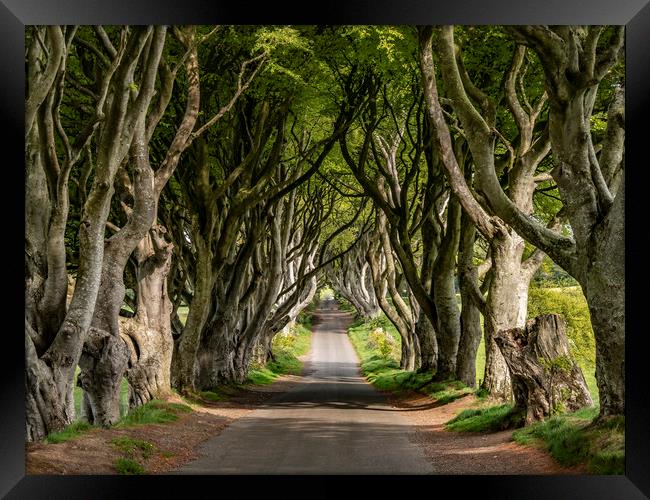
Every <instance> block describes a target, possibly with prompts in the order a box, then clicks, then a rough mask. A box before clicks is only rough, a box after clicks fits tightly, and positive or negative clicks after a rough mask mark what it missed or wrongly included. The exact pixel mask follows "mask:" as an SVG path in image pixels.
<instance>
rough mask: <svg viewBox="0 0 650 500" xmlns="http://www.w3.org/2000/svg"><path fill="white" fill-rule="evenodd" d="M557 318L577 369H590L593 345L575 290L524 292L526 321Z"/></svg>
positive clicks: (586, 312) (586, 316)
mask: <svg viewBox="0 0 650 500" xmlns="http://www.w3.org/2000/svg"><path fill="white" fill-rule="evenodd" d="M548 313H556V314H560V315H561V316H562V317H563V318H564V320H565V321H566V324H567V337H568V339H569V346H570V348H571V354H572V355H573V357H574V358H575V359H576V361H577V362H578V364H579V365H580V366H581V367H585V368H589V369H591V368H593V367H594V365H595V357H596V354H595V353H596V343H595V340H594V332H593V330H592V328H591V319H590V316H589V308H588V307H587V301H586V300H585V297H584V295H583V294H582V290H580V288H579V287H570V288H569V287H565V288H535V287H531V288H530V290H529V292H528V317H529V318H534V317H536V316H539V315H541V314H548Z"/></svg>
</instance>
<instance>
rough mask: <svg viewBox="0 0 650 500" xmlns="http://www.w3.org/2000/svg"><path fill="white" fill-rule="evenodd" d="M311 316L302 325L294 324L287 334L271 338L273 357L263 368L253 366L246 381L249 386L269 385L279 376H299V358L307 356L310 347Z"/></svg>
mask: <svg viewBox="0 0 650 500" xmlns="http://www.w3.org/2000/svg"><path fill="white" fill-rule="evenodd" d="M310 324H311V316H307V317H306V318H305V319H304V320H303V323H296V324H295V326H294V327H293V328H292V329H291V330H290V331H289V333H286V334H285V333H279V334H277V335H276V336H275V337H274V338H273V344H272V348H273V357H274V358H275V359H272V360H271V361H269V362H268V363H267V364H266V365H265V366H261V365H254V366H253V367H252V368H251V370H250V372H249V374H248V379H247V380H246V383H247V384H251V385H266V384H270V383H272V382H273V381H275V379H277V378H278V377H279V376H281V375H285V374H292V375H300V372H301V371H302V361H300V360H299V359H298V357H299V356H302V355H304V354H307V353H308V352H309V348H310V346H311V331H310V330H309V328H308V326H306V325H310Z"/></svg>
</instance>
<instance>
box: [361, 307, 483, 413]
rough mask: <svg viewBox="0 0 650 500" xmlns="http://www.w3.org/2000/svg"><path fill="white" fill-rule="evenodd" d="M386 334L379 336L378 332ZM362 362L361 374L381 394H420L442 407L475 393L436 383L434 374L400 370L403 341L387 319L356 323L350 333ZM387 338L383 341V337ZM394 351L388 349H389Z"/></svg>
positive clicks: (452, 383)
mask: <svg viewBox="0 0 650 500" xmlns="http://www.w3.org/2000/svg"><path fill="white" fill-rule="evenodd" d="M379 329H381V330H380V332H383V333H378V330H379ZM348 335H349V337H350V340H351V341H352V345H353V346H354V348H355V350H356V352H357V355H358V356H359V360H360V362H361V373H362V374H363V375H364V376H365V377H366V379H367V380H368V382H370V383H371V384H372V385H374V386H375V387H376V388H377V389H379V390H382V391H391V392H394V393H401V392H409V391H411V392H418V393H421V394H426V395H427V396H429V397H431V398H432V399H434V400H435V401H437V402H438V403H440V404H446V403H450V402H452V401H454V400H456V399H458V398H461V397H463V396H465V395H467V394H470V393H472V392H473V389H471V388H469V387H466V386H465V385H464V384H463V383H462V382H459V381H449V382H439V381H434V380H433V377H434V375H433V374H432V373H417V372H413V371H406V370H402V369H400V367H399V352H400V344H401V340H400V337H399V334H398V333H397V331H396V330H395V327H394V326H393V325H392V324H391V323H390V321H389V320H388V319H387V318H386V317H385V316H384V315H382V316H380V317H379V318H377V319H375V320H373V321H370V322H368V323H366V322H364V321H363V320H357V321H355V322H354V323H353V324H352V325H351V326H350V328H349V329H348ZM382 335H383V336H385V338H384V339H383V340H382V337H381V336H382ZM387 344H388V345H390V346H391V348H390V349H388V348H386V345H387Z"/></svg>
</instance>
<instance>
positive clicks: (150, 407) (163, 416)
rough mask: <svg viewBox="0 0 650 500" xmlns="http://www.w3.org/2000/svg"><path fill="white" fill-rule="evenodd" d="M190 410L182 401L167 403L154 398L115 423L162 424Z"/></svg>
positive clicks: (124, 424) (126, 424)
mask: <svg viewBox="0 0 650 500" xmlns="http://www.w3.org/2000/svg"><path fill="white" fill-rule="evenodd" d="M192 411H193V410H192V408H191V407H189V406H188V405H185V404H182V403H168V402H165V401H160V400H157V399H154V400H152V401H149V402H148V403H146V404H144V405H142V406H139V407H137V408H135V409H134V410H132V411H131V412H129V413H128V414H127V415H126V416H125V417H124V418H122V420H120V421H119V422H118V423H117V424H116V425H117V426H131V425H142V424H164V423H168V422H174V421H176V420H178V418H179V417H180V415H181V414H183V413H189V412H192Z"/></svg>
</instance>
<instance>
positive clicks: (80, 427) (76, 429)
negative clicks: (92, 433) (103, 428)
mask: <svg viewBox="0 0 650 500" xmlns="http://www.w3.org/2000/svg"><path fill="white" fill-rule="evenodd" d="M92 428H93V426H92V425H90V424H89V423H88V422H84V421H82V420H79V421H78V422H75V423H73V424H70V425H69V426H68V427H66V428H65V429H63V430H62V431H59V432H53V433H52V434H50V435H48V436H47V438H45V442H46V443H50V444H53V443H64V442H66V441H70V440H71V439H75V438H77V437H79V436H81V435H82V434H83V433H84V432H86V431H87V430H89V429H92Z"/></svg>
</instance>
